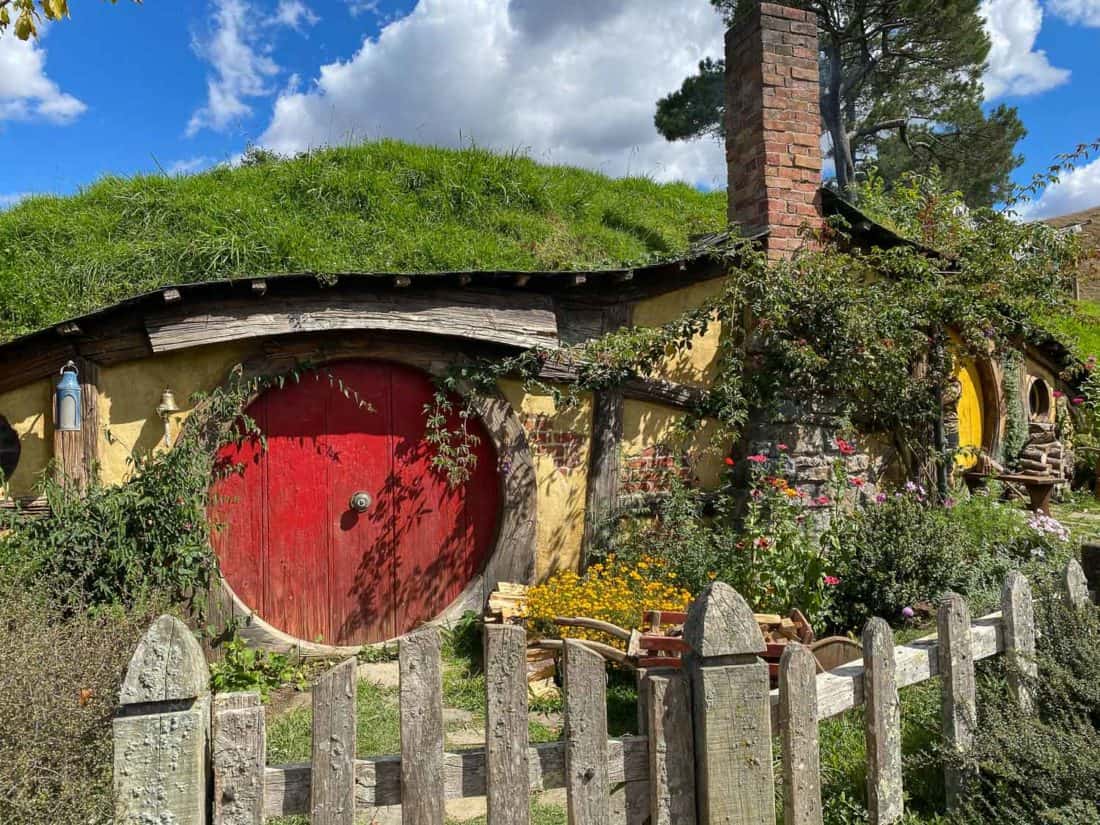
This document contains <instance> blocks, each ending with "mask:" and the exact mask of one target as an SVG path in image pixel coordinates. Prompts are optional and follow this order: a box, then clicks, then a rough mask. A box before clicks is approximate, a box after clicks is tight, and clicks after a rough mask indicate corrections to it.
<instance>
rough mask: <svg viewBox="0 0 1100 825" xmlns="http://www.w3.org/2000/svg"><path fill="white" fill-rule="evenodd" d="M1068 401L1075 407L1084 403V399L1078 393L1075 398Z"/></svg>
mask: <svg viewBox="0 0 1100 825" xmlns="http://www.w3.org/2000/svg"><path fill="white" fill-rule="evenodd" d="M1069 403H1071V404H1072V405H1073V406H1075V407H1080V406H1081V405H1082V404H1084V403H1085V399H1084V398H1082V397H1081V396H1080V395H1078V396H1077V397H1076V398H1074V399H1073V400H1072V401H1070V402H1069Z"/></svg>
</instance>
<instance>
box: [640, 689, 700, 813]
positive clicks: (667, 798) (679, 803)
mask: <svg viewBox="0 0 1100 825" xmlns="http://www.w3.org/2000/svg"><path fill="white" fill-rule="evenodd" d="M643 690H644V691H645V693H646V695H647V699H646V709H647V710H648V712H649V719H648V720H647V721H648V724H647V728H648V730H649V765H650V780H649V799H650V805H649V810H650V823H651V825H679V823H689V822H692V821H694V819H695V737H694V735H693V732H692V728H691V682H690V681H689V679H688V677H687V674H685V673H663V674H654V673H650V674H648V675H647V676H646V678H645V682H644V683H643Z"/></svg>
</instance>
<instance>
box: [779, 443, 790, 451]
mask: <svg viewBox="0 0 1100 825" xmlns="http://www.w3.org/2000/svg"><path fill="white" fill-rule="evenodd" d="M775 449H777V450H779V452H781V453H785V452H787V450H789V449H790V447H788V446H787V445H786V444H776V445H775Z"/></svg>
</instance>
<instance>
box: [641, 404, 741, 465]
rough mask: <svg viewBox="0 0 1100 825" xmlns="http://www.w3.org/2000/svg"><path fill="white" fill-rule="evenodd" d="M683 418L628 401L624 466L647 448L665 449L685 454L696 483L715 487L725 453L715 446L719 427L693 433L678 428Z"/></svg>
mask: <svg viewBox="0 0 1100 825" xmlns="http://www.w3.org/2000/svg"><path fill="white" fill-rule="evenodd" d="M681 417H682V415H681V413H679V412H677V411H676V410H672V409H670V408H668V407H665V406H663V405H661V404H653V403H651V402H649V401H636V400H634V399H630V398H628V399H627V400H626V401H625V402H624V403H623V440H622V455H623V460H624V462H626V461H629V459H630V458H632V457H635V456H639V455H642V454H643V453H644V452H645V451H646V449H647V448H650V447H658V446H663V447H667V448H668V449H669V450H671V451H672V452H673V453H675V454H677V455H680V454H683V455H684V456H685V457H686V458H687V465H688V468H689V470H690V472H691V478H692V480H693V481H696V480H697V481H698V483H699V484H701V485H702V486H703V487H715V486H717V484H718V481H719V479H720V478H721V472H722V467H723V463H722V462H723V459H724V458H725V453H724V452H723V451H722V450H721V449H720V447H719V446H718V445H716V443H715V442H716V439H717V430H718V424H717V423H716V422H707V423H704V424H703V425H702V426H701V427H699V428H698V429H696V430H694V431H692V432H687V433H685V432H683V431H681V430H680V429H679V428H678V427H677V424H678V423H679V421H680V419H681Z"/></svg>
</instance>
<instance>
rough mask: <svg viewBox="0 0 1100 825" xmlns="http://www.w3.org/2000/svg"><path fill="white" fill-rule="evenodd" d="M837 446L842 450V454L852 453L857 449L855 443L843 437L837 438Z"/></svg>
mask: <svg viewBox="0 0 1100 825" xmlns="http://www.w3.org/2000/svg"><path fill="white" fill-rule="evenodd" d="M836 448H837V449H838V450H840V454H841V455H851V454H852V453H854V452H855V451H856V448H855V445H853V444H852V443H851V442H848V441H845V440H844V439H843V438H838V439H837V440H836Z"/></svg>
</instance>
